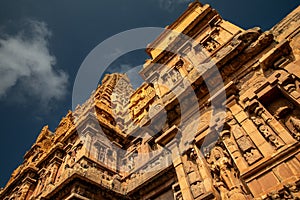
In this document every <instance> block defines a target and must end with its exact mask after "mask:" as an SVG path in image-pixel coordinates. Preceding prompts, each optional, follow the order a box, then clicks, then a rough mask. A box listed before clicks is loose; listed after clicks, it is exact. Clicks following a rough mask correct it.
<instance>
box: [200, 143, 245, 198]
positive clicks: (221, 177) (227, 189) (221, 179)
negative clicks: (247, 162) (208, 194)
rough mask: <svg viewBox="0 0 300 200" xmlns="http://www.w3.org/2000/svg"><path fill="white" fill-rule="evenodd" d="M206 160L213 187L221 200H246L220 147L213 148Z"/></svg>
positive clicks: (234, 173) (233, 170)
mask: <svg viewBox="0 0 300 200" xmlns="http://www.w3.org/2000/svg"><path fill="white" fill-rule="evenodd" d="M206 159H207V162H208V164H209V166H210V169H211V171H212V175H213V178H214V183H215V187H216V188H217V189H218V190H219V192H220V194H221V196H222V200H223V199H236V200H244V199H245V200H246V196H245V194H244V192H243V190H242V187H241V183H240V180H239V179H238V178H237V173H236V171H235V169H234V167H233V165H232V163H231V159H230V157H229V155H228V153H227V152H226V151H225V150H224V149H223V148H222V147H221V146H215V147H213V148H212V150H211V151H210V153H209V154H208V155H207V154H206Z"/></svg>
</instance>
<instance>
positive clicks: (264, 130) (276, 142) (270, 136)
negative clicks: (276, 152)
mask: <svg viewBox="0 0 300 200" xmlns="http://www.w3.org/2000/svg"><path fill="white" fill-rule="evenodd" d="M251 119H252V121H253V122H254V123H255V125H256V126H257V127H258V130H259V131H260V133H261V134H262V135H263V136H264V138H266V139H267V140H268V141H269V143H270V144H271V145H272V146H274V147H275V148H276V149H279V148H280V147H282V146H283V145H284V143H283V142H282V141H281V139H280V138H279V137H278V136H277V135H275V133H274V132H273V131H272V130H270V129H269V127H268V126H267V125H265V124H264V122H263V120H262V119H260V118H258V117H254V116H253V117H251Z"/></svg>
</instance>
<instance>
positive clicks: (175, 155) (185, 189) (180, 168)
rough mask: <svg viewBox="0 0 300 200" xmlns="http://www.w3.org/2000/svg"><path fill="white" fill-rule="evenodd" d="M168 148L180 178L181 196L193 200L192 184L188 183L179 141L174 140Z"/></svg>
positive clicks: (186, 199) (185, 199)
mask: <svg viewBox="0 0 300 200" xmlns="http://www.w3.org/2000/svg"><path fill="white" fill-rule="evenodd" d="M167 148H168V149H170V150H171V151H172V161H173V165H174V168H175V171H176V174H177V177H178V183H179V186H180V190H181V194H182V197H183V199H184V200H193V199H194V198H193V195H192V192H191V190H190V183H189V181H188V177H187V174H186V172H185V169H184V165H183V162H182V158H181V155H180V150H179V148H178V140H177V139H173V140H172V141H171V142H170V143H169V144H168V145H167Z"/></svg>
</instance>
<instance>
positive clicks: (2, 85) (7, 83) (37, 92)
mask: <svg viewBox="0 0 300 200" xmlns="http://www.w3.org/2000/svg"><path fill="white" fill-rule="evenodd" d="M25 27H26V29H24V30H22V31H20V32H19V33H18V34H17V35H5V36H2V37H0V98H2V99H3V98H4V97H7V98H10V96H8V93H9V94H11V93H18V94H17V95H15V96H22V97H23V98H29V97H30V98H35V100H39V101H40V103H42V104H48V102H49V101H50V100H60V99H62V98H63V97H64V95H65V93H66V88H67V79H68V76H67V74H66V73H65V72H63V71H59V70H55V69H54V66H55V64H56V58H55V57H54V56H53V55H51V54H50V52H49V48H48V39H49V37H50V36H51V32H50V31H49V30H48V28H47V26H46V24H45V23H43V22H39V21H33V20H28V21H26V26H25ZM11 90H13V91H11ZM23 100H26V99H23ZM27 100H28V99H27Z"/></svg>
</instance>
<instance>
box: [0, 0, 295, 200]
mask: <svg viewBox="0 0 300 200" xmlns="http://www.w3.org/2000/svg"><path fill="white" fill-rule="evenodd" d="M167 30H173V31H176V32H179V33H182V34H184V35H185V36H188V37H189V38H191V39H192V41H186V40H184V39H182V38H179V35H176V34H173V32H168V31H165V32H164V33H162V34H161V35H160V36H158V38H157V39H156V40H155V41H153V43H152V44H149V46H148V48H147V50H146V51H147V53H148V54H149V56H150V58H151V59H149V60H147V61H146V62H145V64H144V66H143V69H142V70H141V71H140V74H141V76H142V77H143V78H144V79H145V83H143V84H142V85H141V86H140V87H139V88H138V89H137V90H134V89H133V88H132V87H131V86H130V81H129V79H128V78H127V76H126V75H123V74H111V75H106V76H105V77H104V79H103V81H102V84H101V85H99V86H98V88H97V89H96V90H95V91H94V92H93V93H92V95H91V97H90V98H89V99H88V100H87V101H86V103H84V104H83V105H81V106H78V107H77V108H76V110H74V111H73V112H72V111H69V112H68V114H67V115H66V116H65V117H64V118H63V119H62V120H61V122H60V123H59V125H58V127H57V128H56V129H55V130H54V131H51V130H49V128H48V126H45V127H44V128H42V130H41V133H40V134H39V136H38V138H37V140H36V141H35V143H34V144H33V146H32V148H31V149H30V150H29V151H28V152H27V153H26V154H25V155H24V162H23V164H22V165H20V166H19V167H18V168H17V169H16V170H15V171H14V172H13V173H12V175H11V179H10V180H9V181H8V183H7V185H6V186H5V188H3V189H2V190H1V192H0V199H4V200H12V199H14V200H16V199H18V200H29V199H32V200H33V199H49V200H62V199H65V200H71V199H72V200H75V199H76V200H77V199H82V200H87V199H96V200H108V199H110V200H113V199H118V200H121V199H128V200H129V199H144V200H150V199H151V200H169V199H170V200H172V199H174V200H175V199H176V200H179V199H183V200H192V199H222V200H223V199H237V200H243V199H299V198H300V177H299V176H300V150H299V147H300V144H299V141H300V60H299V59H300V7H298V8H297V9H296V10H295V11H293V12H292V13H291V14H289V15H288V16H287V17H286V18H284V19H283V20H282V21H281V22H279V23H278V24H277V25H276V26H275V27H274V28H273V29H271V30H270V31H266V32H262V31H261V30H260V29H259V28H253V29H250V30H243V29H242V28H240V27H237V26H235V25H233V24H231V23H230V22H227V21H225V20H223V19H222V18H221V16H220V15H219V14H218V12H217V11H215V10H214V9H212V8H211V7H210V6H209V5H202V4H200V3H199V2H194V3H192V4H190V5H189V7H188V8H187V10H186V11H185V12H184V13H183V14H182V15H181V16H180V17H179V18H178V19H177V20H176V21H175V22H174V23H173V24H171V25H170V26H168V27H167ZM175 52H176V53H175ZM199 66H200V68H199ZM213 67H215V68H216V69H218V70H217V71H218V76H217V75H216V73H213V72H212V69H213ZM218 77H219V78H220V77H221V79H222V81H220V79H218ZM187 85H188V86H187ZM222 92H223V93H224V94H226V98H225V99H223V100H222V98H221V97H220V95H221V94H222ZM220 99H221V100H222V101H221V100H220Z"/></svg>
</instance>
